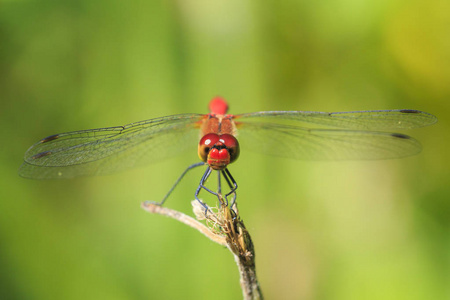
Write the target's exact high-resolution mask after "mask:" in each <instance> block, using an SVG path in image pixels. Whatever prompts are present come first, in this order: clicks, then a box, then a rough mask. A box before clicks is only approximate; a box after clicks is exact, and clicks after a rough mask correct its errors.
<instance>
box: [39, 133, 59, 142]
mask: <svg viewBox="0 0 450 300" xmlns="http://www.w3.org/2000/svg"><path fill="white" fill-rule="evenodd" d="M57 138H59V135H58V134H54V135H51V136H48V137H46V138H43V139H42V140H41V143H47V142H50V141H53V140H56V139H57Z"/></svg>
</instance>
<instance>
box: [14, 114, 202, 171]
mask: <svg viewBox="0 0 450 300" xmlns="http://www.w3.org/2000/svg"><path fill="white" fill-rule="evenodd" d="M202 118H203V115H199V114H182V115H173V116H167V117H163V118H156V119H151V120H146V121H141V122H136V123H131V124H128V125H125V126H117V127H108V128H99V129H91V130H82V131H74V132H67V133H61V134H56V135H52V136H49V137H46V138H44V139H42V140H41V141H39V142H38V143H36V144H34V145H33V146H31V147H30V149H28V151H27V152H26V153H25V158H24V163H23V164H22V166H21V167H20V169H19V175H21V176H23V177H27V178H35V179H51V178H71V177H77V176H87V175H104V174H110V173H113V172H116V171H121V170H125V169H129V168H132V167H135V166H138V165H143V164H146V163H150V162H156V161H159V160H162V159H164V158H168V157H172V156H174V155H176V154H178V153H181V152H182V151H183V150H184V149H186V148H188V147H192V148H193V149H196V144H195V143H196V142H195V141H197V140H198V138H199V137H198V135H199V132H198V131H197V130H195V129H196V128H197V126H196V123H197V122H198V121H200V120H201V119H202Z"/></svg>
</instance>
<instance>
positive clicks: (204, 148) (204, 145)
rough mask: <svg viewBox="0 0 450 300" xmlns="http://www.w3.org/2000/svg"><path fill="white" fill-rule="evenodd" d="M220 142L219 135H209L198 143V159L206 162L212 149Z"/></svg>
mask: <svg viewBox="0 0 450 300" xmlns="http://www.w3.org/2000/svg"><path fill="white" fill-rule="evenodd" d="M218 141H219V135H217V134H215V133H208V134H206V135H204V136H203V137H202V139H201V140H200V142H199V143H198V157H200V159H201V160H202V161H204V162H206V160H207V159H208V154H209V151H210V150H211V148H212V147H213V146H214V145H215V144H216V143H217V142H218Z"/></svg>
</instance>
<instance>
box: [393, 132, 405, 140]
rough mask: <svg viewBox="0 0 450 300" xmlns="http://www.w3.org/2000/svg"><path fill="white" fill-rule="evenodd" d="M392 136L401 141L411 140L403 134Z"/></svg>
mask: <svg viewBox="0 0 450 300" xmlns="http://www.w3.org/2000/svg"><path fill="white" fill-rule="evenodd" d="M391 136H393V137H396V138H399V139H405V140H409V139H410V137H409V136H407V135H406V134H401V133H391Z"/></svg>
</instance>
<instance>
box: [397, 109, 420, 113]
mask: <svg viewBox="0 0 450 300" xmlns="http://www.w3.org/2000/svg"><path fill="white" fill-rule="evenodd" d="M400 112H401V113H405V114H418V113H419V111H418V110H415V109H401V110H400Z"/></svg>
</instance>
